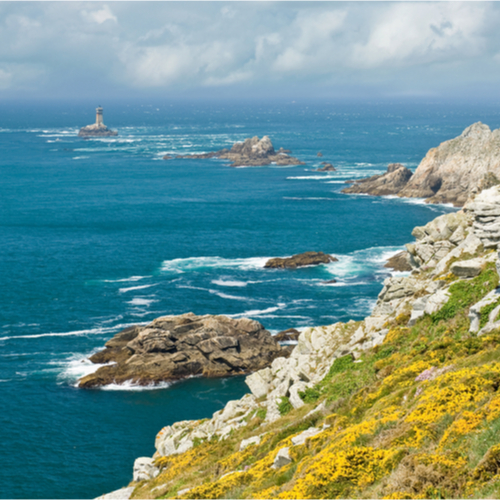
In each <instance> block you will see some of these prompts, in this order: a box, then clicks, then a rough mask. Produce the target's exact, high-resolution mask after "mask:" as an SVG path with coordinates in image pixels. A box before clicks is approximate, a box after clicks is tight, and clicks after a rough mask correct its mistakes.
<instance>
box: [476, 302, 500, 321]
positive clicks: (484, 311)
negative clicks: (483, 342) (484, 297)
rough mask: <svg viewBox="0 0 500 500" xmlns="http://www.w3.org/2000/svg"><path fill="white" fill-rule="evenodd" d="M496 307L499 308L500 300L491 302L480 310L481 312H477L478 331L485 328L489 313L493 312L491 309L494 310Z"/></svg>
mask: <svg viewBox="0 0 500 500" xmlns="http://www.w3.org/2000/svg"><path fill="white" fill-rule="evenodd" d="M498 306H500V298H499V299H497V300H496V301H494V302H492V303H491V304H488V305H486V306H484V307H482V308H481V310H480V311H479V329H481V328H483V327H484V326H486V323H488V317H489V315H490V313H491V311H493V309H495V308H496V307H498Z"/></svg>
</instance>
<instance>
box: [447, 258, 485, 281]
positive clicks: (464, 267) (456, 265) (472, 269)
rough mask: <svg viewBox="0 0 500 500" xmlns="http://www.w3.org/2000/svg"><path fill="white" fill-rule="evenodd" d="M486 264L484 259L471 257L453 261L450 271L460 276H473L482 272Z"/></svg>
mask: <svg viewBox="0 0 500 500" xmlns="http://www.w3.org/2000/svg"><path fill="white" fill-rule="evenodd" d="M483 265H484V260H482V259H469V260H460V261H457V262H453V264H452V265H451V266H450V271H451V272H452V273H453V274H454V275H455V276H458V277H459V278H473V277H474V276H477V275H478V274H480V273H481V271H482V268H483Z"/></svg>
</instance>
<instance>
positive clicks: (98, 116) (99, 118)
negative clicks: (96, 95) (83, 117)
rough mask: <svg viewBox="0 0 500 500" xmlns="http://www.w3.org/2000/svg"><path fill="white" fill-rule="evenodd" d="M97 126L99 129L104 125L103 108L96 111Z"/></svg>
mask: <svg viewBox="0 0 500 500" xmlns="http://www.w3.org/2000/svg"><path fill="white" fill-rule="evenodd" d="M95 124H96V125H97V126H98V127H101V126H103V125H104V123H103V120H102V108H101V106H99V107H98V108H96V110H95Z"/></svg>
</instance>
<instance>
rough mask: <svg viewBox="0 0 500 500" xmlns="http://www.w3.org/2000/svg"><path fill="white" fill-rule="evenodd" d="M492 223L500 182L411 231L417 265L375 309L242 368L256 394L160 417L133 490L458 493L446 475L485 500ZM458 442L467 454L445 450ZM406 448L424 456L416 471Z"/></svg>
mask: <svg viewBox="0 0 500 500" xmlns="http://www.w3.org/2000/svg"><path fill="white" fill-rule="evenodd" d="M485 217H487V218H488V220H485V219H484V218H485ZM478 221H480V224H478ZM495 222H498V223H499V224H500V187H493V188H491V189H489V190H487V191H483V193H482V194H481V195H480V196H478V197H477V198H476V200H475V201H474V202H472V203H468V204H467V205H466V206H465V207H464V209H463V210H462V211H460V212H457V213H453V214H447V215H443V216H440V217H438V218H437V219H435V220H434V221H431V222H430V223H428V224H426V225H425V226H422V227H418V228H415V229H414V231H413V235H414V236H415V238H416V240H417V241H416V242H415V243H412V244H408V245H407V248H408V259H409V262H410V263H411V265H412V268H413V272H412V274H411V275H410V276H404V277H403V276H398V277H391V278H388V279H386V280H385V282H384V288H383V289H382V291H381V292H380V294H379V297H378V300H377V304H376V306H375V308H374V310H373V312H372V314H371V315H370V316H368V317H367V318H365V319H364V320H363V321H357V322H355V321H349V322H347V323H335V324H333V325H328V326H318V327H311V328H307V329H305V330H304V331H303V332H302V333H300V335H299V337H298V344H297V346H296V347H295V348H294V350H293V351H292V354H291V355H290V357H289V358H287V359H285V358H283V357H280V358H276V359H275V360H274V361H273V362H272V363H271V365H270V366H269V367H267V368H264V369H262V370H258V371H256V372H254V373H252V374H251V375H249V376H247V378H246V382H247V385H248V387H249V389H250V391H251V393H250V394H246V395H245V396H244V397H243V398H241V399H239V400H235V401H230V402H228V403H227V404H226V406H225V407H224V408H223V409H221V410H219V411H217V412H215V413H214V415H213V416H212V418H209V419H204V420H190V421H182V422H176V423H174V424H172V425H169V426H166V427H164V428H163V429H162V430H161V431H160V432H159V433H158V435H157V437H156V442H155V447H156V450H157V451H156V453H155V456H154V459H155V461H154V464H153V465H154V466H156V467H158V468H159V469H160V473H159V474H158V475H156V470H154V469H150V468H149V467H150V465H151V462H148V461H146V460H145V459H144V458H142V459H141V461H140V462H139V463H138V464H136V467H135V471H134V474H137V475H138V477H139V474H141V475H140V478H142V477H145V476H147V475H149V477H154V479H151V480H147V479H146V480H145V481H142V482H136V483H135V485H136V489H135V490H134V493H133V497H134V498H152V497H156V498H160V497H162V498H163V497H166V496H167V495H168V496H171V497H174V496H176V497H180V498H222V497H223V496H224V497H226V498H269V497H273V498H278V497H287V498H337V497H338V498H357V497H360V496H367V497H368V496H370V497H377V498H379V497H380V498H383V497H389V496H390V497H391V498H396V497H397V498H399V497H401V496H405V497H412V496H413V497H415V496H417V494H418V495H419V496H422V497H426V496H429V495H428V493H426V492H428V491H435V490H434V488H436V487H437V488H440V491H444V492H445V494H444V496H446V497H451V496H453V495H451V494H450V493H449V491H450V490H446V488H449V487H450V486H449V485H450V484H451V485H452V487H453V488H455V489H454V490H453V491H456V492H457V494H456V496H457V497H465V496H466V494H468V492H470V491H475V493H474V494H471V496H474V497H478V498H481V497H482V496H484V495H483V494H482V493H481V492H484V491H485V489H484V488H485V484H486V485H487V486H488V488H490V487H492V485H495V484H496V485H497V486H495V487H498V483H494V476H493V475H494V474H496V473H497V472H498V470H499V469H498V460H497V459H498V455H497V454H498V440H494V439H490V438H489V437H490V436H494V435H495V432H494V429H495V427H493V426H494V425H496V424H495V422H497V421H498V419H499V418H500V410H499V401H500V390H499V389H498V373H499V366H498V362H497V358H498V356H497V353H498V350H499V343H500V339H499V329H500V288H495V287H496V286H497V284H498V281H499V276H498V274H499V271H500V261H499V257H498V253H497V252H498V246H499V245H500V240H497V241H494V240H493V237H494V235H496V228H494V227H493V226H491V227H487V228H486V229H485V225H488V224H492V223H495ZM485 231H486V233H485ZM483 243H486V244H487V246H488V248H486V249H485V248H484V245H483ZM450 303H451V305H450ZM467 315H468V318H469V320H470V324H469V325H467ZM419 322H420V323H419ZM413 325H417V327H416V328H412V326H413ZM467 326H468V331H467ZM487 333H488V335H484V334H487ZM443 417H446V418H443ZM388 424H389V425H388ZM438 425H439V429H440V432H439V433H436V430H435V429H436V428H437V426H438ZM417 431H418V432H417ZM419 433H420V434H419ZM421 435H423V436H425V439H421V438H420V436H421ZM360 436H362V439H359V437H360ZM481 436H483V438H484V439H486V438H487V437H488V439H490V440H489V441H488V443H487V444H486V445H485V446H483V447H482V448H481V449H480V450H479V451H478V448H477V446H476V445H475V443H477V442H478V437H481ZM471 443H472V445H471ZM457 444H458V445H459V446H460V449H461V450H462V451H464V450H465V453H464V454H463V455H461V457H460V460H458V459H457V460H455V459H450V458H449V457H450V456H451V457H453V456H454V455H452V453H454V452H455V451H456V449H457ZM471 446H472V447H473V448H472V447H471ZM488 447H489V449H487V448H488ZM472 450H474V453H475V455H473V458H472V459H470V458H469V454H470V453H471V451H472ZM417 453H418V454H417ZM478 453H480V455H479V456H478ZM412 454H413V456H417V457H418V458H421V457H424V458H425V459H426V460H428V462H416V465H415V463H414V468H413V469H411V468H410V467H409V464H410V465H411V464H412V462H411V461H409V460H410V459H411V456H412ZM481 456H482V459H481V460H479V459H480V457H481ZM214 457H216V460H217V462H216V466H214V461H215V460H214ZM408 457H410V458H408ZM432 460H435V462H432ZM445 460H446V461H448V460H449V462H445ZM384 461H385V462H384ZM438 461H439V462H438ZM339 464H340V465H339ZM432 464H434V465H436V467H434V466H433V465H432ZM443 464H445V467H446V468H442V465H443ZM448 464H449V465H448ZM424 465H425V466H424ZM417 466H418V467H420V469H419V472H418V473H419V474H420V475H419V476H418V477H416V478H414V474H413V473H412V471H414V470H416V469H415V467H417ZM146 468H147V469H146ZM184 469H188V471H186V472H184ZM276 469H279V470H280V472H284V474H283V475H280V476H277V473H276ZM346 470H347V471H348V474H346V473H345V471H346ZM296 471H298V472H296ZM374 471H375V472H374ZM443 471H444V472H443ZM285 474H286V476H285ZM481 474H484V476H482V475H481ZM134 477H135V476H134ZM429 477H431V478H432V483H430V482H429V481H430V480H429ZM483 477H484V479H483ZM353 478H354V479H353ZM360 478H362V481H361V480H360ZM464 478H466V479H467V481H465V480H464ZM361 484H362V486H360V485H361ZM429 484H431V486H429ZM326 488H329V489H326ZM426 488H427V489H426ZM441 488H443V490H441ZM460 488H462V489H460ZM374 493H375V494H374Z"/></svg>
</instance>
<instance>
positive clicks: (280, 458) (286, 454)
mask: <svg viewBox="0 0 500 500" xmlns="http://www.w3.org/2000/svg"><path fill="white" fill-rule="evenodd" d="M291 462H292V459H291V458H290V448H288V447H287V448H281V449H280V450H279V451H278V453H277V454H276V458H275V459H274V462H273V465H271V467H272V468H273V469H281V468H282V467H284V466H285V465H288V464H289V463H291Z"/></svg>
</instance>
